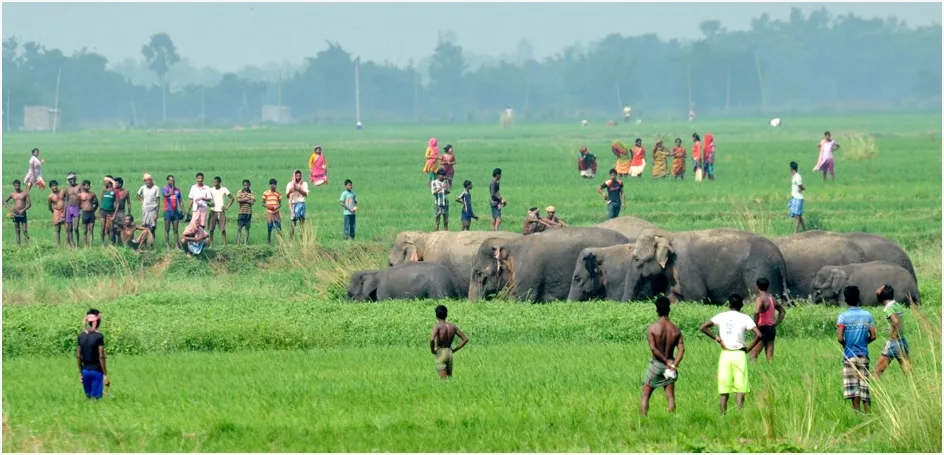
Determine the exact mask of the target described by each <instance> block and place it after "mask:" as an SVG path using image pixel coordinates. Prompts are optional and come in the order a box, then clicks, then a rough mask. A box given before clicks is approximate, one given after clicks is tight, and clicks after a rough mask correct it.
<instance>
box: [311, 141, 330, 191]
mask: <svg viewBox="0 0 944 455" xmlns="http://www.w3.org/2000/svg"><path fill="white" fill-rule="evenodd" d="M308 169H309V171H310V174H309V180H311V184H312V185H314V186H321V185H327V184H328V162H327V161H325V157H324V153H323V152H322V150H321V146H320V145H316V146H315V151H314V153H312V154H311V157H310V158H308Z"/></svg>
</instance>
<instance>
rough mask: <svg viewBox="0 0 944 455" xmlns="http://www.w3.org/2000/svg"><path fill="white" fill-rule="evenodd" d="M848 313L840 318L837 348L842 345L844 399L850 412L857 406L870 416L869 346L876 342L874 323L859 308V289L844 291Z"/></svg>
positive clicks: (867, 313) (869, 316)
mask: <svg viewBox="0 0 944 455" xmlns="http://www.w3.org/2000/svg"><path fill="white" fill-rule="evenodd" d="M843 295H844V297H845V298H846V304H847V305H849V309H848V310H846V311H845V312H843V313H842V314H840V315H839V319H838V320H837V321H836V327H838V328H839V344H841V345H842V357H843V359H842V389H843V396H844V397H845V398H846V399H847V400H849V399H851V400H852V408H853V409H855V410H856V411H859V406H860V404H862V405H863V407H864V409H865V412H869V405H870V403H871V401H872V399H871V396H870V395H869V382H868V381H869V343H871V342H873V341H875V338H876V336H875V320H874V319H873V318H872V315H871V314H870V313H869V312H868V311H865V310H863V309H861V308H859V288H857V287H855V286H848V287H846V288H845V289H844V290H843Z"/></svg>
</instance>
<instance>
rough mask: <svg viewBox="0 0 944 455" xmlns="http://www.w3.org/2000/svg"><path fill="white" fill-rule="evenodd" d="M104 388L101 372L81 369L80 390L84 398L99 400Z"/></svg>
mask: <svg viewBox="0 0 944 455" xmlns="http://www.w3.org/2000/svg"><path fill="white" fill-rule="evenodd" d="M104 386H105V375H103V374H102V372H101V371H96V370H86V369H85V368H83V369H82V388H84V389H85V396H86V397H89V398H96V399H97V398H101V397H102V391H103V388H104Z"/></svg>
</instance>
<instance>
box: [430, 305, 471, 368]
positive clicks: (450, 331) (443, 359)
mask: <svg viewBox="0 0 944 455" xmlns="http://www.w3.org/2000/svg"><path fill="white" fill-rule="evenodd" d="M448 312H449V310H448V309H447V308H446V306H445V305H439V306H437V307H436V325H434V326H433V334H432V335H430V337H429V350H430V351H431V352H432V353H433V355H434V356H436V369H437V370H439V377H440V378H441V379H448V378H451V377H452V354H454V353H456V352H459V350H460V349H462V347H463V346H465V344H466V343H468V342H469V338H468V337H467V336H465V334H464V333H462V330H460V329H459V327H458V326H456V325H455V324H451V323H449V322H446V316H447V314H448ZM456 335H459V339H460V340H461V341H459V345H458V346H456V348H455V349H453V348H452V342H453V340H455V339H456Z"/></svg>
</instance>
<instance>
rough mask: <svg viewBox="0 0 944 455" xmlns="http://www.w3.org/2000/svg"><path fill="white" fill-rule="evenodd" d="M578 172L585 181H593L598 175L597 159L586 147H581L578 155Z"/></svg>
mask: <svg viewBox="0 0 944 455" xmlns="http://www.w3.org/2000/svg"><path fill="white" fill-rule="evenodd" d="M577 171H579V172H580V176H581V177H583V178H585V179H592V178H593V176H594V175H596V173H597V157H596V156H594V154H592V153H590V150H588V149H587V147H586V146H582V147H580V151H579V152H578V153H577Z"/></svg>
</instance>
